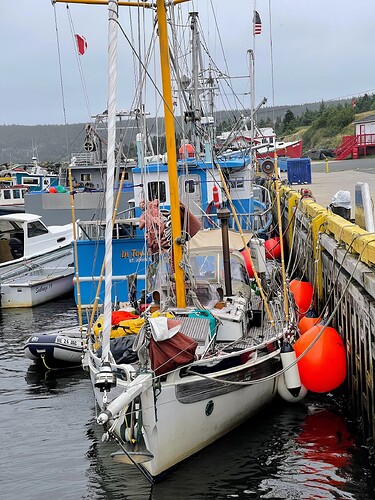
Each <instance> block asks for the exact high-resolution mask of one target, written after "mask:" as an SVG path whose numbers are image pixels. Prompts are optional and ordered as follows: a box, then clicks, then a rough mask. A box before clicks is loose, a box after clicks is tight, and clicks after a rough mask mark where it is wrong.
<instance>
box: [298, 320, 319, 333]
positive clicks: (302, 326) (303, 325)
mask: <svg viewBox="0 0 375 500" xmlns="http://www.w3.org/2000/svg"><path fill="white" fill-rule="evenodd" d="M321 320H322V318H310V317H309V316H303V317H302V318H301V319H300V321H299V323H298V329H299V333H300V334H301V335H302V334H303V333H305V332H307V331H308V330H310V328H312V327H313V326H315V325H317V324H318V323H320V322H321Z"/></svg>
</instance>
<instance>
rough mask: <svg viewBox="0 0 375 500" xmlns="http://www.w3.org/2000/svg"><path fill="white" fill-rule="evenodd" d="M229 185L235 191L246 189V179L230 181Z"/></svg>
mask: <svg viewBox="0 0 375 500" xmlns="http://www.w3.org/2000/svg"><path fill="white" fill-rule="evenodd" d="M229 185H230V187H231V188H233V189H244V187H245V179H244V178H243V177H239V178H238V179H230V180H229Z"/></svg>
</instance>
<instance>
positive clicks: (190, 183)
mask: <svg viewBox="0 0 375 500" xmlns="http://www.w3.org/2000/svg"><path fill="white" fill-rule="evenodd" d="M195 185H196V182H195V180H194V179H188V180H187V181H185V193H189V194H192V193H195V191H196V188H195Z"/></svg>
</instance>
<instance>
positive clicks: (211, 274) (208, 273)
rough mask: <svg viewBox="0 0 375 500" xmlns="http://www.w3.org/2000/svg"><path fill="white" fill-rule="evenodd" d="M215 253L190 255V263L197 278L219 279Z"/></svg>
mask: <svg viewBox="0 0 375 500" xmlns="http://www.w3.org/2000/svg"><path fill="white" fill-rule="evenodd" d="M215 263H216V259H215V256H214V255H195V256H191V257H190V264H191V268H192V271H193V273H194V276H195V277H196V279H197V280H200V279H201V280H202V279H204V280H210V279H213V280H215V281H218V279H217V273H216V265H215Z"/></svg>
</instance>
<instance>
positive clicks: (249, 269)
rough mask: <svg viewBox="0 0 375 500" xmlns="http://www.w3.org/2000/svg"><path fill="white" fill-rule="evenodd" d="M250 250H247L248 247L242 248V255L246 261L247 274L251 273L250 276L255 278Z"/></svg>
mask: <svg viewBox="0 0 375 500" xmlns="http://www.w3.org/2000/svg"><path fill="white" fill-rule="evenodd" d="M249 251H250V250H247V249H246V248H244V249H243V250H241V253H242V256H243V258H244V261H245V266H246V269H247V274H248V275H249V277H250V278H254V269H253V266H252V265H251V262H250V257H249V253H248V252H249Z"/></svg>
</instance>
